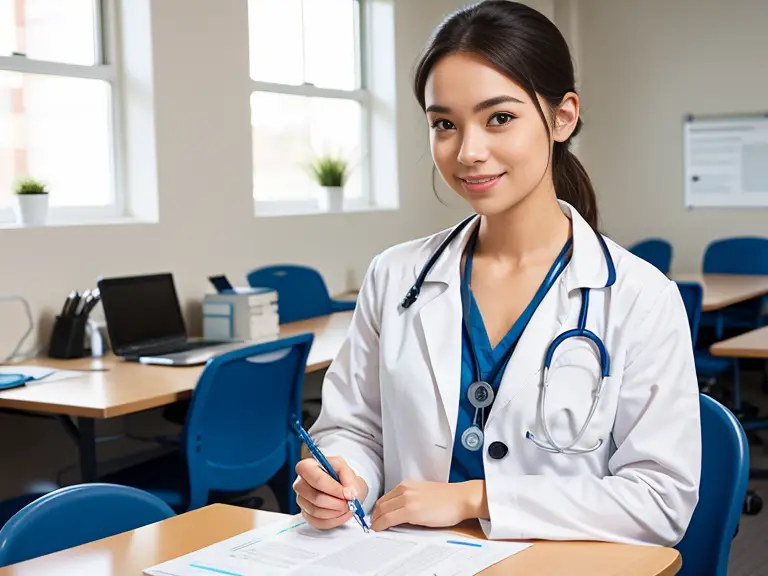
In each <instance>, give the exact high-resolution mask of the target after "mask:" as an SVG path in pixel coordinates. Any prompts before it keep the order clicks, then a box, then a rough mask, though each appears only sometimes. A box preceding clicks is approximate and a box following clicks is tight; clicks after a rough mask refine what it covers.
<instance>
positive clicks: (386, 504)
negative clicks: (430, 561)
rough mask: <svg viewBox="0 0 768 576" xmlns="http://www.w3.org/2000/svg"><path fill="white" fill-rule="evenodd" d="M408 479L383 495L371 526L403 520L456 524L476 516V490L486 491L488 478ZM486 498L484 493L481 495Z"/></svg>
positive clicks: (377, 528) (418, 523) (387, 525)
mask: <svg viewBox="0 0 768 576" xmlns="http://www.w3.org/2000/svg"><path fill="white" fill-rule="evenodd" d="M479 484H480V485H475V482H459V483H448V482H419V481H406V482H402V483H400V484H398V485H397V486H396V487H395V488H393V489H392V490H391V491H389V492H387V493H386V494H384V496H382V497H381V498H379V500H378V502H376V506H374V508H373V514H372V515H371V528H372V529H373V530H375V531H377V532H380V531H382V530H386V529H387V528H390V527H392V526H398V525H399V524H413V525H416V526H430V527H444V526H454V525H455V524H458V523H459V522H461V521H462V520H466V519H467V518H471V517H472V510H473V506H472V502H473V500H475V499H476V497H477V496H478V495H477V494H476V492H477V491H478V490H480V491H481V492H484V491H485V486H484V484H485V483H484V482H480V483H479ZM480 497H481V499H482V495H480Z"/></svg>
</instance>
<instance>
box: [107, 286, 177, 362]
mask: <svg viewBox="0 0 768 576" xmlns="http://www.w3.org/2000/svg"><path fill="white" fill-rule="evenodd" d="M99 292H100V293H101V304H102V306H103V308H104V318H105V319H106V321H107V331H108V332H109V339H110V342H111V344H112V348H113V349H114V351H115V353H116V354H118V355H120V352H121V351H122V350H125V349H126V348H129V347H130V348H133V347H134V346H137V345H142V344H150V343H152V342H153V341H158V340H165V339H171V338H178V339H185V338H186V334H187V332H186V328H185V326H184V319H183V318H182V316H181V307H180V306H179V299H178V296H177V295H176V288H175V286H174V284H173V276H172V275H171V274H155V275H151V276H127V277H123V278H103V279H102V280H100V281H99Z"/></svg>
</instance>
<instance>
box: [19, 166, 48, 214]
mask: <svg viewBox="0 0 768 576" xmlns="http://www.w3.org/2000/svg"><path fill="white" fill-rule="evenodd" d="M13 192H14V194H15V195H16V205H15V208H16V219H17V220H18V222H19V223H21V224H23V225H25V226H43V225H45V221H46V219H47V218H48V189H47V188H46V186H45V184H43V183H42V182H40V181H39V180H35V179H34V178H29V177H27V178H20V179H19V180H17V181H16V184H15V185H14V188H13Z"/></svg>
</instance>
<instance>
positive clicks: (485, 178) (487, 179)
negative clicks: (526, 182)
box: [459, 173, 504, 184]
mask: <svg viewBox="0 0 768 576" xmlns="http://www.w3.org/2000/svg"><path fill="white" fill-rule="evenodd" d="M502 176H504V173H501V174H496V175H495V176H483V177H482V178H459V180H461V181H462V182H466V183H467V184H485V183H486V182H491V181H492V180H498V179H499V178H501V177H502Z"/></svg>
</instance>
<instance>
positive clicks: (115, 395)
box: [0, 312, 352, 418]
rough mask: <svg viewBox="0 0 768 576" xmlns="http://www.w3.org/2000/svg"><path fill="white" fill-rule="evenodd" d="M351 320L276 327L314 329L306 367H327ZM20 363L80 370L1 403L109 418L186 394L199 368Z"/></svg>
mask: <svg viewBox="0 0 768 576" xmlns="http://www.w3.org/2000/svg"><path fill="white" fill-rule="evenodd" d="M351 319H352V312H338V313H336V314H331V315H329V316H321V317H319V318H313V319H311V320H304V321H301V322H292V323H290V324H284V325H282V326H281V327H280V336H281V337H287V336H294V335H296V334H301V333H305V332H312V333H314V335H315V339H314V341H313V343H312V348H311V350H310V352H309V358H308V360H307V372H314V371H316V370H322V369H324V368H326V367H328V365H330V363H331V361H332V360H333V359H334V358H335V357H336V354H338V352H339V350H340V349H341V345H342V343H343V341H344V338H345V337H346V335H347V331H348V330H349V323H350V321H351ZM20 364H23V365H37V366H48V367H51V368H55V369H63V370H84V371H85V372H84V373H83V374H82V375H79V376H76V377H72V378H68V379H65V380H61V381H58V382H57V381H53V382H48V383H46V381H45V380H42V381H40V382H39V383H32V384H29V385H27V386H24V387H22V388H15V389H12V390H5V391H2V392H0V408H12V409H17V410H29V411H34V412H44V413H48V414H66V415H69V416H79V417H85V418H113V417H115V416H122V415H125V414H132V413H134V412H140V411H142V410H148V409H150V408H156V407H158V406H165V405H168V404H172V403H173V402H176V401H178V400H184V399H187V398H189V397H190V396H191V394H192V390H193V389H194V387H195V384H196V383H197V380H198V378H199V377H200V374H201V372H202V371H203V366H189V367H180V366H178V367H177V366H155V365H153V366H147V365H143V364H138V363H136V362H125V361H122V360H120V359H119V358H116V357H115V356H113V355H107V356H105V357H103V358H98V359H91V358H81V359H76V360H54V359H50V358H42V357H40V358H35V359H32V360H29V359H28V360H24V361H22V362H20Z"/></svg>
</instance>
